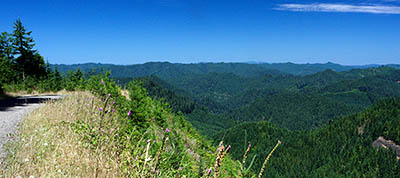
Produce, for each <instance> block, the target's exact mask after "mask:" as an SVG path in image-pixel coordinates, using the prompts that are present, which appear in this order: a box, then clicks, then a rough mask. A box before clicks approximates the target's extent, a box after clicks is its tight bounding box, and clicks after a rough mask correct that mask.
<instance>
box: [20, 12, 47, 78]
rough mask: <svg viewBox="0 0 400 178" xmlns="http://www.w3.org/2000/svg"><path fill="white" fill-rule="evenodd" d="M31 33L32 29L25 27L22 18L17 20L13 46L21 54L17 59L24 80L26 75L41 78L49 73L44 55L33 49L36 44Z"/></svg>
mask: <svg viewBox="0 0 400 178" xmlns="http://www.w3.org/2000/svg"><path fill="white" fill-rule="evenodd" d="M31 33H32V31H27V30H26V29H25V27H24V26H23V25H22V22H21V20H20V19H17V20H16V21H15V23H14V31H13V34H12V36H13V38H14V39H13V46H14V48H15V54H17V55H19V56H18V57H17V58H16V59H15V61H16V64H17V68H18V70H19V72H21V74H22V79H23V80H24V81H25V77H26V76H32V77H34V78H36V79H39V78H40V77H42V76H45V75H47V74H46V67H45V62H44V59H43V57H42V56H40V54H39V53H38V52H37V51H36V50H34V49H33V47H34V46H35V44H34V40H33V38H32V37H31V36H30V35H31Z"/></svg>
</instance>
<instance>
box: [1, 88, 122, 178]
mask: <svg viewBox="0 0 400 178" xmlns="http://www.w3.org/2000/svg"><path fill="white" fill-rule="evenodd" d="M89 97H90V94H89V93H87V92H86V93H73V94H71V95H70V96H68V97H66V98H65V99H63V100H60V101H50V103H48V104H46V105H45V106H44V107H41V108H39V109H37V110H36V111H34V112H32V113H30V114H29V115H28V116H27V117H26V118H25V119H24V120H23V121H22V123H21V124H20V129H19V131H18V134H17V135H18V140H17V141H15V142H12V143H9V144H8V145H6V148H7V150H8V152H9V157H8V158H7V159H6V164H5V165H6V166H5V167H4V168H3V170H1V175H3V177H17V176H21V177H29V176H34V177H76V176H79V177H121V176H122V172H121V170H120V169H119V167H118V165H119V164H117V163H116V162H115V160H113V159H110V156H109V155H108V153H107V152H103V153H102V152H95V151H93V150H92V149H90V148H89V147H85V146H84V143H82V139H81V136H80V135H78V134H77V133H76V132H75V131H74V130H73V129H72V128H71V126H70V124H68V123H73V122H76V121H77V120H79V119H80V118H81V117H82V116H83V115H85V114H88V113H85V112H81V111H82V109H83V107H82V106H85V104H86V102H85V100H84V99H85V98H89ZM75 113H82V115H77V114H75ZM98 160H99V161H98ZM93 163H99V164H93Z"/></svg>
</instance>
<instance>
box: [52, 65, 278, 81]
mask: <svg viewBox="0 0 400 178" xmlns="http://www.w3.org/2000/svg"><path fill="white" fill-rule="evenodd" d="M55 66H57V67H58V69H59V70H60V71H69V70H76V69H77V68H80V69H81V70H82V71H84V72H86V73H91V72H92V71H93V69H95V70H96V71H97V72H100V71H101V70H104V71H108V70H110V71H112V75H111V76H112V77H115V78H133V77H144V76H150V75H154V76H157V77H160V78H162V79H163V80H167V79H170V78H175V77H181V76H187V75H201V74H208V73H234V74H236V75H239V76H243V77H254V76H260V75H264V74H281V73H282V72H280V71H278V70H274V69H266V68H264V67H262V66H259V65H252V64H245V63H197V64H178V63H169V62H148V63H144V64H135V65H114V64H95V63H86V64H73V65H64V64H57V65H52V67H55Z"/></svg>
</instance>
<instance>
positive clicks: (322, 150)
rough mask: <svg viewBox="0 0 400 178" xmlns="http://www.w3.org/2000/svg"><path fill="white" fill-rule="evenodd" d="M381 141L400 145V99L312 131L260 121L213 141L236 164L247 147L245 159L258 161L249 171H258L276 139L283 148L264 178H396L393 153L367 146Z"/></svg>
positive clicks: (399, 168)
mask: <svg viewBox="0 0 400 178" xmlns="http://www.w3.org/2000/svg"><path fill="white" fill-rule="evenodd" d="M381 136H382V137H383V138H385V139H388V140H392V141H393V142H394V143H397V144H399V143H400V98H396V99H388V100H383V101H381V102H379V103H377V104H375V105H374V106H373V107H370V108H368V109H367V110H365V111H363V112H361V113H358V114H354V115H351V116H348V117H345V118H341V119H338V120H335V121H333V122H332V123H330V124H329V125H326V126H325V127H323V128H320V129H317V130H313V131H306V132H298V131H296V132H293V131H289V130H285V129H281V128H277V127H276V126H274V125H272V124H271V123H269V122H265V121H263V122H254V123H245V124H242V125H239V126H236V127H233V128H231V129H229V130H227V131H223V132H220V133H219V134H217V135H215V136H214V140H220V139H223V140H224V142H225V143H227V144H231V145H232V148H233V149H232V150H231V154H232V156H233V157H234V158H236V159H238V160H241V159H242V155H243V153H244V151H245V146H244V144H245V143H247V142H250V143H251V144H252V150H251V151H250V155H249V158H251V157H252V156H253V155H254V154H256V155H257V159H256V161H255V166H254V167H253V168H254V170H258V169H259V168H260V166H261V164H262V162H263V158H265V157H266V154H267V153H268V152H269V150H271V149H272V147H273V146H274V144H275V143H276V141H277V140H278V139H280V140H281V141H282V143H283V144H282V145H281V146H280V147H279V148H278V150H277V151H276V152H275V153H274V155H273V156H272V158H271V160H270V162H269V163H268V168H267V170H266V172H268V174H266V175H265V176H264V177H399V174H400V162H399V161H398V160H396V152H395V151H394V150H387V149H383V148H381V149H379V150H376V149H375V148H374V147H373V146H372V144H373V142H374V141H375V140H376V139H378V138H379V137H381ZM238 148H239V149H238Z"/></svg>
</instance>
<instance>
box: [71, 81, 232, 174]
mask: <svg viewBox="0 0 400 178" xmlns="http://www.w3.org/2000/svg"><path fill="white" fill-rule="evenodd" d="M87 83H88V85H87V87H88V89H90V90H91V92H92V93H93V94H95V95H96V97H93V98H90V99H89V101H90V102H89V104H88V106H89V109H90V112H89V113H93V115H91V116H87V117H83V118H82V119H83V120H81V121H79V122H76V123H72V127H73V128H74V130H75V131H76V132H77V133H78V134H80V135H81V136H82V140H83V141H84V142H85V143H87V145H88V146H89V147H91V148H93V150H101V149H102V147H103V146H102V145H114V146H113V147H112V148H114V149H115V150H112V151H111V152H112V153H115V152H118V153H119V154H118V159H120V162H121V164H122V169H123V170H124V173H125V174H126V176H128V177H148V176H154V175H155V174H158V176H161V177H171V176H172V177H173V176H176V175H185V176H187V177H201V176H202V175H203V174H204V171H205V170H206V169H207V168H208V167H209V166H211V165H212V164H213V163H214V157H213V155H212V154H210V151H209V150H211V149H212V147H211V146H210V144H209V143H207V141H205V140H204V139H203V138H202V137H201V136H199V135H198V134H197V133H196V132H195V131H194V130H193V128H192V127H191V125H190V124H189V123H188V122H186V120H185V119H184V118H183V117H182V116H180V115H175V114H173V113H172V112H171V109H170V108H168V106H167V105H165V104H163V103H162V102H160V101H157V100H154V99H152V98H151V97H149V96H148V95H147V91H146V89H144V88H142V87H141V84H140V83H139V82H138V81H132V82H130V83H129V84H128V86H127V90H128V91H129V99H128V98H125V97H123V96H122V95H121V92H120V89H119V87H118V85H117V84H116V82H115V81H113V80H111V79H109V77H108V76H107V74H106V75H95V76H92V77H91V78H90V79H88V81H87ZM100 108H101V109H100ZM98 118H100V119H98ZM167 128H168V131H166V129H167ZM224 163H226V164H225V166H224V167H223V173H224V175H225V177H228V176H229V175H230V176H232V175H233V173H232V172H234V171H236V170H237V164H236V163H235V162H234V161H232V160H231V159H227V160H226V161H225V162H224ZM157 172H158V173H157Z"/></svg>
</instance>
